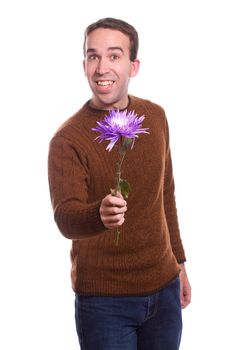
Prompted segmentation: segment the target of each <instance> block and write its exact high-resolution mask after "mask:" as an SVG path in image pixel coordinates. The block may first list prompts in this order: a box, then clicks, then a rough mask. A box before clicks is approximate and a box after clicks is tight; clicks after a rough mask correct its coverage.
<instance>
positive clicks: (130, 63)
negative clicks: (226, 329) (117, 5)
mask: <svg viewBox="0 0 234 350" xmlns="http://www.w3.org/2000/svg"><path fill="white" fill-rule="evenodd" d="M137 51H138V34H137V32H136V30H135V29H134V28H133V27H132V26H131V25H130V24H128V23H126V22H124V21H122V20H119V19H114V18H105V19H101V20H99V21H97V22H95V23H93V24H91V25H89V26H88V27H87V29H86V31H85V40H84V61H83V66H84V72H85V75H86V77H87V80H88V83H89V86H90V88H91V90H92V93H93V96H92V100H91V104H92V105H93V106H95V107H96V108H99V109H105V110H110V109H113V108H119V109H123V108H126V107H127V105H128V85H129V82H130V78H132V77H134V76H135V75H136V74H137V72H138V69H139V66H140V62H139V60H138V59H137Z"/></svg>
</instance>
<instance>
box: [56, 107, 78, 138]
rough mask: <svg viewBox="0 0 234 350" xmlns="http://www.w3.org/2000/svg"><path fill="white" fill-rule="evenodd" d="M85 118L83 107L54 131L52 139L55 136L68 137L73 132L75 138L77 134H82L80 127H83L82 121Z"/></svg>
mask: <svg viewBox="0 0 234 350" xmlns="http://www.w3.org/2000/svg"><path fill="white" fill-rule="evenodd" d="M84 117H85V105H84V106H83V107H81V108H80V109H79V110H78V111H76V112H75V113H74V114H73V115H71V116H70V117H68V118H67V119H65V121H64V122H63V123H62V124H60V125H59V126H58V128H57V129H56V130H55V133H54V135H53V138H54V137H55V136H57V137H59V136H61V137H62V136H66V135H67V136H68V135H72V134H73V132H74V131H75V133H76V136H77V133H79V130H80V132H81V133H82V126H83V119H84Z"/></svg>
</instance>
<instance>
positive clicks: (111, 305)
mask: <svg viewBox="0 0 234 350" xmlns="http://www.w3.org/2000/svg"><path fill="white" fill-rule="evenodd" d="M75 318H76V329H77V334H78V338H79V342H80V348H81V350H178V349H179V346H180V339H181V332H182V317H181V305H180V282H179V278H177V279H176V280H174V281H173V282H172V283H171V284H170V285H169V286H167V287H166V288H164V289H162V290H160V291H159V292H157V293H155V294H153V295H149V296H140V297H138V296H137V297H96V296H94V297H92V296H91V297H89V296H79V295H76V298H75Z"/></svg>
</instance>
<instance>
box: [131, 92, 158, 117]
mask: <svg viewBox="0 0 234 350" xmlns="http://www.w3.org/2000/svg"><path fill="white" fill-rule="evenodd" d="M130 99H131V101H132V103H133V104H134V105H136V106H137V107H138V108H141V109H146V110H147V111H148V110H150V111H152V112H153V113H158V114H163V115H165V111H164V108H163V107H162V106H161V105H160V104H158V103H155V102H153V101H151V100H149V99H144V98H141V97H137V96H133V95H130Z"/></svg>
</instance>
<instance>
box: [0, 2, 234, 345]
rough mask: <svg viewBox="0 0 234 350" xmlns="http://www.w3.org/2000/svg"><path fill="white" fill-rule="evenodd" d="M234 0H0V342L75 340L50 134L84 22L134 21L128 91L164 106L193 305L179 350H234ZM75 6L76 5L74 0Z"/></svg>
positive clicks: (71, 78)
mask: <svg viewBox="0 0 234 350" xmlns="http://www.w3.org/2000/svg"><path fill="white" fill-rule="evenodd" d="M231 3H232V1H231V0H230V1H228V0H220V1H216V0H213V1H208V0H196V1H195V0H194V1H191V0H177V1H175V0H171V1H169V0H161V1H157V0H154V1H147V0H145V1H144V2H142V3H141V4H140V3H138V2H137V1H132V0H128V1H120V0H119V1H114V2H113V1H109V0H107V1H105V0H103V1H101V0H100V1H93V2H92V1H86V2H82V1H78V0H77V1H75V0H66V1H65V0H63V1H62V0H56V1H55V0H40V1H39V0H38V1H35V0H28V1H27V0H22V1H13V0H7V1H1V4H0V36H1V39H0V40H1V41H0V47H1V54H0V60H1V64H0V108H1V110H0V117H1V124H0V162H1V173H0V194H1V197H0V203H1V204H0V206H1V209H0V213H1V221H0V239H1V242H0V283H1V284H0V323H1V324H0V348H1V349H4V350H8V349H16V348H17V349H24V350H27V349H33V350H39V349H40V350H42V349H57V350H64V349H66V350H75V349H78V348H79V346H78V343H77V337H76V333H75V322H74V307H73V302H74V295H73V292H72V291H71V286H70V261H69V250H70V242H69V241H68V240H66V239H65V238H64V237H62V236H61V234H60V233H59V232H58V230H57V228H56V226H55V223H54V221H53V215H52V209H51V205H50V199H49V193H48V184H47V152H48V143H49V140H50V138H51V137H52V135H53V133H54V132H55V130H56V129H57V127H58V126H59V125H60V124H61V123H62V122H63V121H64V120H65V119H67V118H68V117H69V116H71V115H72V114H73V113H75V112H76V111H77V110H78V108H80V107H81V105H82V104H83V103H84V102H85V101H86V100H87V99H88V98H89V97H90V92H89V88H88V84H87V82H86V80H85V78H84V75H83V70H82V59H83V56H82V44H83V31H84V29H85V27H86V26H87V25H88V24H90V23H91V22H93V21H96V20H97V19H99V18H102V17H106V16H112V17H117V18H121V19H124V20H126V21H128V22H130V23H131V24H133V25H134V26H135V27H136V28H137V30H138V32H139V36H140V52H139V58H140V59H141V62H142V65H141V69H140V72H139V74H138V76H137V77H135V78H133V80H132V82H131V84H130V92H131V93H132V94H135V95H138V96H140V97H144V98H148V99H151V100H153V101H154V102H157V103H159V104H161V105H162V106H163V107H164V109H165V110H166V113H167V117H168V121H169V125H170V132H171V148H172V154H173V163H174V175H175V181H176V197H177V206H178V214H179V218H180V227H181V234H182V238H183V242H184V246H185V249H186V254H187V259H188V262H187V271H188V274H189V277H190V280H191V284H192V287H193V302H192V304H191V305H190V306H189V307H188V308H187V309H186V310H184V311H183V317H184V333H183V339H182V344H181V349H182V350H198V349H199V350H203V349H204V350H207V349H212V350H213V349H234V340H233V322H232V321H231V320H230V318H229V316H232V315H233V311H234V310H233V306H234V303H233V294H234V288H233V255H234V254H233V245H232V239H231V238H232V235H233V233H234V225H233V198H234V186H233V178H234V170H233V151H234V140H233V124H232V119H233V116H234V107H233V102H234V101H233V100H234V99H233V97H234V96H233V90H234V86H233V82H234V69H233V66H234V63H233V62H234V54H233V42H234V40H233V33H234V21H233V10H232V8H231V5H232V4H231ZM81 5H82V7H81Z"/></svg>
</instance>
